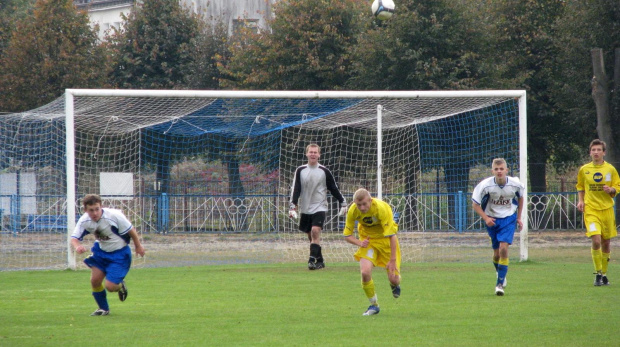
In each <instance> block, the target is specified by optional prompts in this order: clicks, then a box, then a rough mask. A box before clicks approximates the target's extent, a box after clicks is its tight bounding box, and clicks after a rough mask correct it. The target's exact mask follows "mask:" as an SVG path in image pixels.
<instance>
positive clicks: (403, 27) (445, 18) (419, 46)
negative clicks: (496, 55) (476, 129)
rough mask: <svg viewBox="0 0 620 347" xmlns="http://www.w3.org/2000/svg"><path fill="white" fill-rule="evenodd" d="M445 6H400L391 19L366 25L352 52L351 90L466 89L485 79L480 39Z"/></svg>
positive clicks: (437, 1) (453, 7) (411, 1)
mask: <svg viewBox="0 0 620 347" xmlns="http://www.w3.org/2000/svg"><path fill="white" fill-rule="evenodd" d="M462 12H463V9H462V8H459V7H458V6H457V4H453V3H451V2H450V1H444V0H427V1H417V0H405V1H399V2H398V3H397V7H396V15H395V16H394V17H392V19H390V20H387V21H384V22H379V21H374V22H370V23H368V24H369V27H368V31H367V32H366V33H364V35H363V36H362V37H361V38H360V39H359V43H358V44H357V45H356V46H353V47H352V52H351V56H352V58H351V59H352V61H353V71H354V74H355V75H354V77H353V78H352V79H351V80H350V81H348V83H347V85H348V86H349V87H350V88H352V89H385V90H390V89H392V90H429V89H470V88H474V87H475V86H476V85H477V81H478V79H480V78H481V77H483V76H484V72H483V71H482V69H481V64H480V63H479V60H480V57H479V53H478V51H479V50H480V49H481V48H482V47H483V46H482V45H481V43H482V41H481V39H482V36H481V34H480V33H479V32H478V31H477V30H476V26H475V23H472V22H469V21H467V20H466V18H465V17H464V16H463V15H462V14H461V13H462Z"/></svg>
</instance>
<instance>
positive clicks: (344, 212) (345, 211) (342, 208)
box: [338, 202, 349, 216]
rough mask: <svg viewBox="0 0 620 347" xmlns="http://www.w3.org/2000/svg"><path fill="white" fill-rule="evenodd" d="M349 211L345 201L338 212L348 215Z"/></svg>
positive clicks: (341, 214)
mask: <svg viewBox="0 0 620 347" xmlns="http://www.w3.org/2000/svg"><path fill="white" fill-rule="evenodd" d="M347 212H349V208H348V207H347V203H346V202H345V203H343V204H342V207H340V211H339V212H338V216H346V215H347Z"/></svg>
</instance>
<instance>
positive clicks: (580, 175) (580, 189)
mask: <svg viewBox="0 0 620 347" xmlns="http://www.w3.org/2000/svg"><path fill="white" fill-rule="evenodd" d="M575 188H577V191H578V192H583V191H585V185H584V176H583V166H582V167H581V168H580V169H579V172H578V173H577V184H576V185H575Z"/></svg>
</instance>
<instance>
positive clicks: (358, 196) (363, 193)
mask: <svg viewBox="0 0 620 347" xmlns="http://www.w3.org/2000/svg"><path fill="white" fill-rule="evenodd" d="M365 198H371V196H370V193H369V192H368V191H367V190H366V189H364V188H360V189H358V190H356V191H355V193H354V194H353V201H361V200H364V199H365Z"/></svg>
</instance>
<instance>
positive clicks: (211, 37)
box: [183, 20, 230, 89]
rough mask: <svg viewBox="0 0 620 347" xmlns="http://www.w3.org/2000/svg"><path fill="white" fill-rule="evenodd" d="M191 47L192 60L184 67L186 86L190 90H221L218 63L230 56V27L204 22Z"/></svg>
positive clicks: (214, 22)
mask: <svg viewBox="0 0 620 347" xmlns="http://www.w3.org/2000/svg"><path fill="white" fill-rule="evenodd" d="M204 23H205V24H204V25H201V30H200V32H199V34H198V36H197V38H196V40H195V44H194V45H192V46H191V47H190V57H191V60H190V62H189V63H187V64H186V65H185V66H184V67H183V75H184V77H185V79H184V85H185V86H186V87H187V88H190V89H219V87H220V79H221V78H222V74H221V72H220V71H219V69H218V62H220V61H226V60H228V58H229V56H230V49H229V39H228V25H227V23H224V22H222V21H221V20H213V21H208V22H204Z"/></svg>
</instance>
